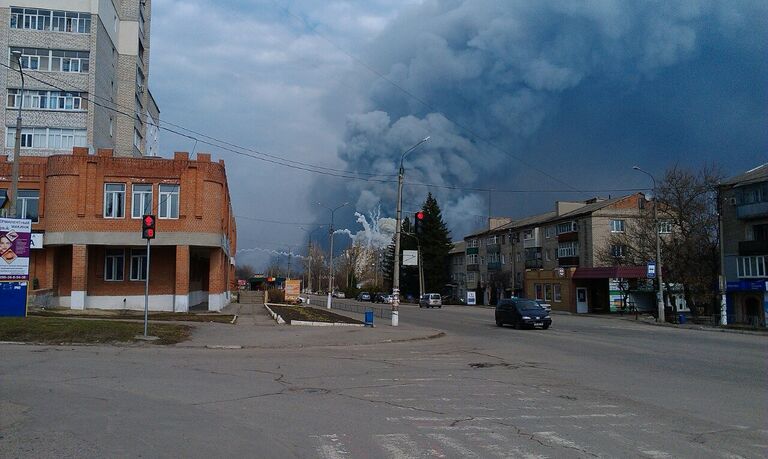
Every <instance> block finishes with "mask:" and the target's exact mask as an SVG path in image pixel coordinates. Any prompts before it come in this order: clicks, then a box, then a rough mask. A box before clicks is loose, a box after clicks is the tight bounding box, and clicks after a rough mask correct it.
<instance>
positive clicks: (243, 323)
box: [176, 303, 442, 349]
mask: <svg viewBox="0 0 768 459" xmlns="http://www.w3.org/2000/svg"><path fill="white" fill-rule="evenodd" d="M222 312H224V313H227V314H237V316H238V318H237V322H236V323H235V324H234V325H231V324H221V323H204V324H199V323H198V324H194V326H195V330H194V332H193V334H192V338H191V339H190V340H188V341H185V342H183V343H179V344H177V345H176V347H209V348H231V347H234V348H263V349H282V348H304V347H319V346H353V345H367V344H379V343H391V342H400V341H411V340H422V339H430V338H436V337H439V336H442V332H441V331H440V330H435V329H432V328H427V327H419V326H415V325H408V324H403V323H402V322H401V323H400V325H399V326H398V327H392V326H391V325H390V323H389V321H386V323H382V322H381V319H377V322H376V326H375V327H374V328H369V327H310V326H299V325H277V324H276V323H275V321H274V320H272V318H271V317H269V315H268V314H267V312H266V309H264V307H263V306H261V305H250V304H237V303H233V304H230V305H229V306H227V307H226V308H225V309H224V311H222ZM334 312H335V313H337V314H342V315H346V316H348V317H352V318H355V319H358V320H362V316H361V315H360V314H354V313H349V312H346V311H338V310H334Z"/></svg>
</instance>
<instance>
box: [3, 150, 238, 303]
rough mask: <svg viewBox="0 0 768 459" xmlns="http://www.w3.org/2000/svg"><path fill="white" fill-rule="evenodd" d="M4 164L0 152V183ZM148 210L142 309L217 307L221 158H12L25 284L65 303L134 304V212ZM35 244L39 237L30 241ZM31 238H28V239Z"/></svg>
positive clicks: (226, 247) (223, 183)
mask: <svg viewBox="0 0 768 459" xmlns="http://www.w3.org/2000/svg"><path fill="white" fill-rule="evenodd" d="M10 177H11V163H9V162H7V160H5V159H3V158H0V188H5V189H8V188H10ZM143 214H154V215H157V237H156V239H154V240H153V241H152V247H151V252H150V270H149V294H150V298H149V308H150V309H152V310H163V311H177V312H178V311H187V310H188V309H189V308H190V307H193V306H198V305H203V306H204V305H205V304H206V303H207V306H208V309H210V310H220V309H221V308H222V307H223V306H225V305H226V304H227V303H228V302H229V291H231V290H232V289H234V284H235V276H234V268H235V266H234V258H233V257H234V253H235V247H236V242H237V237H236V228H235V218H234V215H233V213H232V206H231V203H230V198H229V187H228V184H227V176H226V171H225V168H224V162H223V161H219V162H217V163H216V162H211V156H210V155H209V154H205V153H198V155H197V158H196V159H190V158H189V154H188V153H176V154H175V155H174V158H173V159H162V158H156V157H144V158H130V157H115V156H113V153H112V150H99V151H98V153H97V154H96V155H89V154H88V149H87V148H74V150H73V154H72V155H54V156H49V157H22V158H21V163H20V179H19V198H18V203H17V216H19V217H20V218H30V219H32V221H33V224H32V231H33V233H37V234H41V235H42V238H41V237H40V236H37V237H36V240H37V241H40V239H42V243H43V247H42V248H39V247H38V248H36V247H33V250H32V251H31V252H32V253H31V259H30V279H32V282H33V288H36V289H38V290H42V291H47V292H50V294H51V295H52V297H53V298H54V304H57V305H59V306H63V307H70V308H72V309H86V308H99V309H142V308H143V307H144V283H145V279H146V275H147V253H146V241H145V240H143V239H141V216H142V215H143ZM38 243H39V242H38ZM33 245H35V243H34V241H33Z"/></svg>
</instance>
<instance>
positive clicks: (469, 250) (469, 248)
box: [466, 247, 478, 255]
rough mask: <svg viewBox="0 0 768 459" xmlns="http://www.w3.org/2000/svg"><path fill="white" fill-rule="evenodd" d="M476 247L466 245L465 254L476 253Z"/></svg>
mask: <svg viewBox="0 0 768 459" xmlns="http://www.w3.org/2000/svg"><path fill="white" fill-rule="evenodd" d="M477 251H478V249H477V247H467V250H466V254H467V255H475V254H477Z"/></svg>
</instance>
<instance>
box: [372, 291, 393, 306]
mask: <svg viewBox="0 0 768 459" xmlns="http://www.w3.org/2000/svg"><path fill="white" fill-rule="evenodd" d="M392 298H393V297H392V295H387V294H386V293H378V294H376V297H375V301H374V302H375V303H384V304H392Z"/></svg>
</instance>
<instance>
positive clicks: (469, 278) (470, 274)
mask: <svg viewBox="0 0 768 459" xmlns="http://www.w3.org/2000/svg"><path fill="white" fill-rule="evenodd" d="M476 280H477V278H476V276H475V272H474V271H470V272H468V273H467V282H475V281H476Z"/></svg>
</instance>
